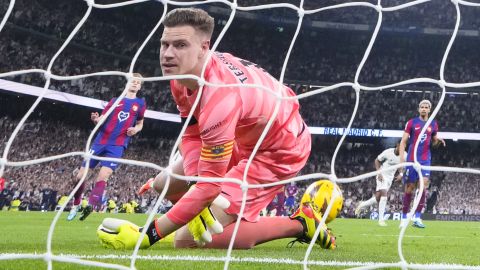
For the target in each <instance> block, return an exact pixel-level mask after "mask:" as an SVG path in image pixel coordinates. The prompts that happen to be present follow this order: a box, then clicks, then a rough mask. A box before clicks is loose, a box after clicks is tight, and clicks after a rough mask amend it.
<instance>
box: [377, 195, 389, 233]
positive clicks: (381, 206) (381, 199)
mask: <svg viewBox="0 0 480 270" xmlns="http://www.w3.org/2000/svg"><path fill="white" fill-rule="evenodd" d="M376 196H377V200H378V225H380V226H387V224H386V223H385V208H386V206H387V190H386V189H380V190H379V191H377V192H376Z"/></svg>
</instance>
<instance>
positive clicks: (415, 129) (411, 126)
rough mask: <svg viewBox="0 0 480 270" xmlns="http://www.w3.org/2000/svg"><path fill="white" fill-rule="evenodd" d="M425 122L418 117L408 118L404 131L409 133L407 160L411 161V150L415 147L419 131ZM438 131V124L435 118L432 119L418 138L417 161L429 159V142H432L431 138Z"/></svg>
mask: <svg viewBox="0 0 480 270" xmlns="http://www.w3.org/2000/svg"><path fill="white" fill-rule="evenodd" d="M425 123H427V122H426V121H423V120H422V119H421V118H420V117H417V118H412V119H410V120H408V122H407V125H406V126H405V132H406V133H408V134H410V138H409V139H408V143H409V146H408V156H407V161H413V160H414V158H413V150H414V147H415V143H416V142H417V140H418V139H419V135H420V131H421V130H422V128H423V126H424V125H425ZM437 132H438V124H437V121H436V120H433V121H432V122H431V123H430V126H429V127H428V128H427V130H426V131H425V133H424V134H423V136H422V137H421V138H420V143H419V145H418V151H417V160H418V161H430V160H431V158H432V156H431V152H430V144H431V143H432V138H433V137H434V136H435V135H436V134H437Z"/></svg>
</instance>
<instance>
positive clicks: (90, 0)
mask: <svg viewBox="0 0 480 270" xmlns="http://www.w3.org/2000/svg"><path fill="white" fill-rule="evenodd" d="M85 2H87V5H88V6H93V5H94V4H95V0H85Z"/></svg>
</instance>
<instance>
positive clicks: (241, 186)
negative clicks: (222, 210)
mask: <svg viewBox="0 0 480 270" xmlns="http://www.w3.org/2000/svg"><path fill="white" fill-rule="evenodd" d="M240 188H241V189H242V192H247V191H248V184H247V183H246V182H243V183H241V184H240Z"/></svg>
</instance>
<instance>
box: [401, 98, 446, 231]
mask: <svg viewBox="0 0 480 270" xmlns="http://www.w3.org/2000/svg"><path fill="white" fill-rule="evenodd" d="M431 108H432V103H431V102H430V101H428V100H422V101H420V103H419V104H418V113H419V114H420V115H419V117H416V118H412V119H410V120H408V122H407V125H406V126H405V130H404V133H403V136H402V141H401V142H400V162H405V146H406V145H407V141H408V144H409V146H408V154H407V159H406V160H407V162H414V161H415V156H414V155H415V154H416V160H417V161H418V163H420V164H421V165H425V166H430V163H431V152H430V147H431V144H432V143H433V145H439V144H442V145H443V146H445V141H444V140H443V139H441V138H439V137H438V123H437V121H436V120H432V122H431V123H430V125H429V126H428V127H427V129H426V130H425V133H423V134H422V136H421V137H420V132H421V131H422V129H423V127H424V126H425V124H426V123H427V120H428V114H429V113H430V109H431ZM418 140H420V142H419V144H418V149H417V152H416V153H415V152H414V147H415V144H416V143H417V141H418ZM421 171H422V175H421V176H419V175H418V173H417V171H416V170H415V169H414V168H413V166H407V168H406V173H405V176H404V178H403V183H404V184H405V193H404V195H403V209H402V222H401V223H400V226H401V227H402V226H406V225H407V224H408V219H407V213H408V211H409V210H410V203H411V201H412V196H413V192H414V190H415V189H416V188H417V186H418V181H419V180H420V179H422V181H423V183H424V190H423V192H422V197H421V198H420V202H419V204H418V207H417V209H416V210H415V217H413V224H412V225H413V226H414V227H417V228H425V225H424V224H423V222H422V219H421V215H422V210H423V207H424V206H425V198H426V193H427V187H428V183H429V181H428V179H429V177H430V170H427V169H422V170H421Z"/></svg>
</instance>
